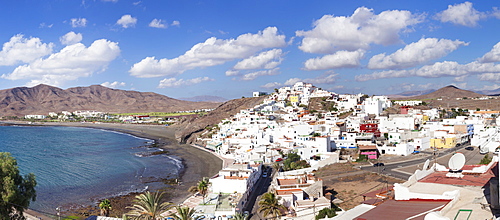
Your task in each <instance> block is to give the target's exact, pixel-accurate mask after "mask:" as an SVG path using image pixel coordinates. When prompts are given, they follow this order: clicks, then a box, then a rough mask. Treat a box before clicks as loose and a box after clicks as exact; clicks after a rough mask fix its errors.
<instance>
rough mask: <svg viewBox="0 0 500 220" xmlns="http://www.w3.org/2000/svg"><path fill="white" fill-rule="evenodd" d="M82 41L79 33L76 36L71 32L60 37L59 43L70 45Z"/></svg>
mask: <svg viewBox="0 0 500 220" xmlns="http://www.w3.org/2000/svg"><path fill="white" fill-rule="evenodd" d="M82 39H83V36H82V34H80V33H78V34H77V33H75V32H73V31H71V32H68V33H67V34H65V35H64V36H62V37H60V38H59V41H61V44H64V45H71V44H76V43H80V41H82Z"/></svg>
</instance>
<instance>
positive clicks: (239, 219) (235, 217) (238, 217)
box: [233, 213, 248, 220]
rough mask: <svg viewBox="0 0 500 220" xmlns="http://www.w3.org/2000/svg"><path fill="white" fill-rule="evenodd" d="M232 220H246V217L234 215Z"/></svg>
mask: <svg viewBox="0 0 500 220" xmlns="http://www.w3.org/2000/svg"><path fill="white" fill-rule="evenodd" d="M233 218H234V220H247V219H248V216H247V215H244V214H241V213H236V214H235V215H233Z"/></svg>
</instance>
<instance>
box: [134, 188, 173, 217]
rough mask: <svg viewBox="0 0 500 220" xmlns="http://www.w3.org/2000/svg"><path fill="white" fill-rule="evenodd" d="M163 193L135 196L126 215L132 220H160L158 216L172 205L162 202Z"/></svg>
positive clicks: (147, 193)
mask: <svg viewBox="0 0 500 220" xmlns="http://www.w3.org/2000/svg"><path fill="white" fill-rule="evenodd" d="M163 195H164V194H163V193H159V192H156V193H150V192H146V193H143V194H140V195H137V196H136V197H135V200H134V205H133V206H132V207H127V208H129V209H132V210H130V211H129V212H128V213H127V215H128V216H130V217H131V218H132V219H141V220H142V219H144V220H158V219H162V216H160V214H162V213H164V212H166V211H167V210H169V209H171V208H172V203H169V202H164V201H163V200H164V198H163Z"/></svg>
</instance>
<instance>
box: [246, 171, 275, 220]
mask: <svg viewBox="0 0 500 220" xmlns="http://www.w3.org/2000/svg"><path fill="white" fill-rule="evenodd" d="M267 173H268V176H267V177H262V176H261V178H260V179H259V180H258V181H257V183H256V184H255V186H254V192H252V193H251V194H250V198H249V199H248V202H247V203H246V204H245V207H244V208H243V210H244V211H248V213H250V215H249V218H248V219H255V220H258V219H262V218H260V213H258V210H259V204H258V203H259V202H258V201H259V199H260V197H261V196H262V194H264V193H266V192H267V190H268V189H269V186H270V185H271V180H272V174H273V168H271V167H269V168H268V169H267Z"/></svg>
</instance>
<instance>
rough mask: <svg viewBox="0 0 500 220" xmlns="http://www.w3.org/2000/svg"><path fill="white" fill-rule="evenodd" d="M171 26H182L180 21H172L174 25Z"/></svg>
mask: <svg viewBox="0 0 500 220" xmlns="http://www.w3.org/2000/svg"><path fill="white" fill-rule="evenodd" d="M170 26H177V27H179V26H181V22H179V21H172V24H170Z"/></svg>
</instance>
